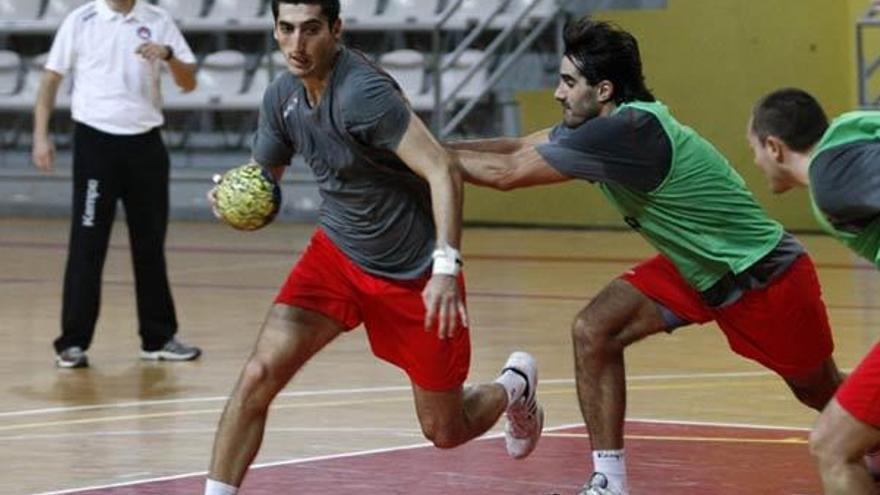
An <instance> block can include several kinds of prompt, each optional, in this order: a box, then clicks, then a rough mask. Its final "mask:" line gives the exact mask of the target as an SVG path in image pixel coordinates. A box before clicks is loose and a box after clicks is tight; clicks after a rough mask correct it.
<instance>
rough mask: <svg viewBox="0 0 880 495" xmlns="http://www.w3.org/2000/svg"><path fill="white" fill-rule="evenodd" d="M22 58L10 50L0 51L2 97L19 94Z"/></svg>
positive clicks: (0, 91)
mask: <svg viewBox="0 0 880 495" xmlns="http://www.w3.org/2000/svg"><path fill="white" fill-rule="evenodd" d="M20 75H21V57H20V56H19V55H18V53H16V52H13V51H9V50H0V97H5V96H12V95H13V94H15V93H16V92H18V86H19V83H18V81H19V76H20Z"/></svg>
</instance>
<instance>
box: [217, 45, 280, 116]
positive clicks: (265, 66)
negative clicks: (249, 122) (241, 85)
mask: <svg viewBox="0 0 880 495" xmlns="http://www.w3.org/2000/svg"><path fill="white" fill-rule="evenodd" d="M286 71H287V63H285V61H284V55H283V54H282V53H281V52H280V51H278V50H275V51H273V52H272V54H271V55H269V56H264V57H263V59H262V61H261V63H260V64H259V65H258V66H257V68H256V69H255V70H254V73H253V75H252V76H251V79H250V82H249V83H248V85H247V88H246V89H245V91H243V92H241V93H238V94H229V95H224V96H223V106H224V107H229V108H231V109H234V110H258V109H259V108H260V106H261V105H262V102H263V93H264V92H265V91H266V88H268V87H269V84H270V83H271V82H272V80H273V79H274V78H276V77H278V75H279V74H282V73H284V72H286Z"/></svg>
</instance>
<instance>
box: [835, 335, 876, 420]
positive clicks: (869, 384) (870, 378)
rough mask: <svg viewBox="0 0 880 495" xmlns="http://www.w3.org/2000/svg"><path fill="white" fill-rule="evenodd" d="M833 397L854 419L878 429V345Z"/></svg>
mask: <svg viewBox="0 0 880 495" xmlns="http://www.w3.org/2000/svg"><path fill="white" fill-rule="evenodd" d="M835 397H836V398H837V402H839V403H840V405H841V406H843V408H844V409H846V411H847V412H848V413H850V414H852V415H853V416H854V417H855V418H856V419H858V420H859V421H862V422H864V423H867V424H869V425H871V426H875V427H878V428H880V344H877V345H875V346H874V348H873V349H871V351H870V352H868V355H867V356H865V358H864V359H862V362H861V363H859V366H858V367H857V368H856V369H855V370H854V371H853V372H852V374H850V375H849V377H848V378H847V379H846V381H845V382H843V385H841V386H840V388H839V389H837V395H836V396H835Z"/></svg>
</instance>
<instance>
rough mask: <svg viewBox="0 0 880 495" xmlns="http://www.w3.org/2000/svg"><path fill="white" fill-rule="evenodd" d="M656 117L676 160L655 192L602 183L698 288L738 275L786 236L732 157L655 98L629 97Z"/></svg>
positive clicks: (635, 225)
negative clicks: (730, 158)
mask: <svg viewBox="0 0 880 495" xmlns="http://www.w3.org/2000/svg"><path fill="white" fill-rule="evenodd" d="M624 108H634V109H636V110H641V111H644V112H648V113H650V114H652V115H654V116H655V117H656V118H657V120H659V121H660V124H661V125H662V127H663V130H664V131H665V133H666V134H667V136H668V137H669V140H670V142H671V143H672V165H671V167H670V170H669V173H668V174H667V176H666V178H665V179H664V180H663V181H662V182H661V183H660V185H659V186H657V187H656V188H654V189H653V190H651V191H650V192H639V191H636V190H633V189H632V188H627V187H623V186H620V185H616V184H614V183H601V184H600V185H599V187H600V188H601V189H602V191H603V192H604V193H605V195H606V196H607V197H608V199H609V200H610V201H611V202H612V203H613V204H614V205H615V207H616V208H617V209H618V210H619V211H620V212H621V213H622V214H623V215H624V217H625V218H626V222H627V223H628V224H629V225H630V226H632V227H633V228H635V229H636V230H638V231H639V232H640V233H641V234H642V235H643V236H644V237H645V238H646V239H647V240H648V242H650V243H651V244H652V245H653V246H654V247H655V248H656V249H657V250H658V251H660V252H661V253H662V254H664V255H665V256H666V257H668V258H669V259H670V260H671V261H672V262H673V263H674V264H675V266H676V267H677V268H678V270H679V272H681V274H682V275H683V276H684V278H685V279H686V280H687V281H688V282H689V283H690V284H691V286H693V287H694V288H696V289H697V290H698V291H705V290H706V289H708V288H710V287H711V286H712V285H714V284H715V282H717V281H718V280H719V279H721V277H722V276H724V275H726V274H728V273H730V272H732V273H733V274H735V275H738V274H740V273H742V272H744V271H746V270H747V269H748V268H749V267H751V266H752V265H753V264H755V262H757V261H759V260H760V259H761V258H763V257H764V256H765V255H766V254H768V253H769V252H770V251H771V250H773V248H774V247H776V245H777V244H778V243H779V241H780V239H781V238H782V235H783V230H782V226H781V225H780V224H779V223H778V222H776V221H774V220H772V219H771V218H769V217H768V216H767V214H766V213H765V212H764V210H763V209H762V208H761V206H760V205H759V204H758V202H757V201H756V200H755V198H754V197H753V196H752V193H751V192H750V191H749V190H748V189H747V188H746V186H745V182H744V181H743V179H742V177H740V175H739V174H738V173H737V172H736V171H735V170H734V169H733V167H731V166H730V163H728V161H727V159H726V158H724V156H723V155H722V154H721V153H720V152H718V150H716V149H715V148H714V147H713V146H712V145H711V144H710V143H709V142H708V141H707V140H706V139H704V138H702V137H701V136H700V135H699V134H697V133H696V132H695V131H694V130H693V129H691V128H689V127H686V126H684V125H681V124H680V123H678V122H677V121H676V120H675V119H674V118H673V117H672V115H670V113H669V110H668V109H667V108H666V107H665V106H664V105H663V104H661V103H658V102H632V103H626V104H624V105H621V106H620V107H619V108H618V109H617V110H616V111H617V112H620V111H621V110H623V109H624Z"/></svg>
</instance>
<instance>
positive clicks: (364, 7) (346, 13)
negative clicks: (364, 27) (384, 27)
mask: <svg viewBox="0 0 880 495" xmlns="http://www.w3.org/2000/svg"><path fill="white" fill-rule="evenodd" d="M340 6H341V9H340V16H341V17H342V20H343V21H345V23H346V24H348V25H350V26H353V27H356V26H357V25H358V24H368V23H370V22H372V21H375V20H376V15H377V14H378V11H379V0H342V1H341V2H340Z"/></svg>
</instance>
